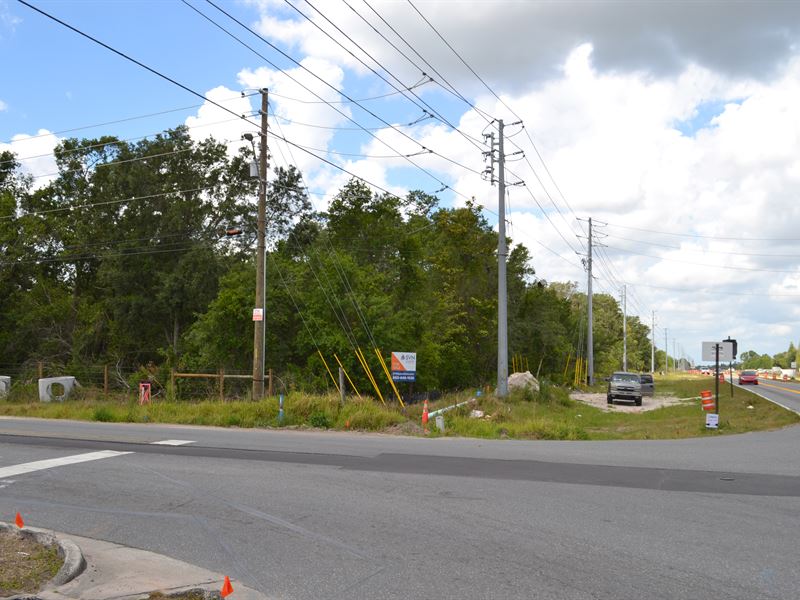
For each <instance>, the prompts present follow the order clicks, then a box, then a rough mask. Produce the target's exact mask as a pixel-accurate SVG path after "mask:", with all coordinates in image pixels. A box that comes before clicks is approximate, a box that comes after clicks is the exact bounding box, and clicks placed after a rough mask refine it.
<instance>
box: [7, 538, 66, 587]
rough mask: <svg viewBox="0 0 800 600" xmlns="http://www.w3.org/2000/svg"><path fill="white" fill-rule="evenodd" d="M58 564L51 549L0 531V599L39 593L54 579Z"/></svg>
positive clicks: (59, 566)
mask: <svg viewBox="0 0 800 600" xmlns="http://www.w3.org/2000/svg"><path fill="white" fill-rule="evenodd" d="M61 563H62V560H61V559H60V558H59V557H58V550H57V549H56V547H55V546H44V545H42V544H40V543H39V542H37V541H36V540H34V539H32V538H31V537H28V536H26V535H23V534H21V533H19V532H16V531H5V530H3V531H0V597H7V596H14V595H17V594H30V593H34V592H37V591H39V590H40V589H41V587H42V586H43V585H44V584H45V583H47V582H48V581H50V580H51V579H52V578H53V577H55V576H56V573H58V570H59V569H60V568H61Z"/></svg>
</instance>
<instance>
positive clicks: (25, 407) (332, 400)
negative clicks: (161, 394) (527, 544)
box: [0, 376, 800, 440]
mask: <svg viewBox="0 0 800 600" xmlns="http://www.w3.org/2000/svg"><path fill="white" fill-rule="evenodd" d="M713 383H714V382H713V380H712V379H709V378H700V377H678V376H671V377H659V378H657V379H656V389H657V394H658V395H668V396H676V397H678V398H685V399H686V401H685V402H683V403H681V404H677V405H673V406H667V407H664V408H660V409H656V410H651V411H646V412H636V413H622V412H613V411H612V412H606V411H603V410H600V409H598V408H596V407H593V406H590V405H588V404H584V403H582V402H578V401H575V400H572V399H570V397H569V390H568V389H566V388H564V387H561V386H556V385H552V384H549V383H547V382H543V383H542V388H541V390H540V391H539V392H533V391H530V390H526V391H522V390H516V391H514V392H513V393H512V394H510V396H509V397H508V398H507V399H505V400H500V399H498V398H496V397H495V396H493V395H491V394H490V393H481V394H480V395H478V394H477V393H476V392H477V391H476V390H470V391H464V392H460V393H453V394H447V395H445V396H443V397H441V398H439V399H437V400H436V401H435V402H430V403H429V410H430V411H431V412H433V411H435V410H437V409H440V408H444V407H447V406H452V405H455V404H457V403H459V402H464V401H466V400H471V399H473V398H474V399H475V400H474V402H471V403H470V404H468V405H466V406H464V407H461V408H457V409H453V410H450V411H448V412H447V413H445V431H444V432H443V433H442V432H440V431H438V429H437V428H436V426H435V423H434V419H433V418H431V420H430V423H429V425H428V432H427V434H426V433H425V432H424V430H423V428H422V426H421V420H422V403H416V404H413V405H409V406H407V407H405V408H401V407H400V406H399V405H398V404H396V403H394V402H390V403H388V404H387V405H382V404H381V403H380V402H378V401H375V400H373V399H370V398H364V399H358V398H352V397H350V398H348V400H347V402H346V403H345V405H344V406H342V405H340V401H339V397H338V395H335V394H329V395H320V394H306V393H301V392H295V393H290V394H288V395H286V397H285V400H284V413H283V416H281V415H280V414H279V406H278V400H277V398H269V399H266V400H263V401H261V402H250V401H241V400H239V401H229V402H222V401H219V400H209V399H205V400H196V401H189V400H182V401H174V400H172V401H167V400H154V401H153V402H152V403H151V404H147V405H139V403H138V402H137V401H136V400H134V399H132V398H125V397H122V396H117V397H112V398H108V399H104V398H103V397H102V395H101V394H99V393H97V392H92V391H91V390H83V391H81V392H79V393H78V394H76V396H75V397H74V398H73V399H69V400H67V401H65V402H63V403H58V402H54V403H41V402H38V401H35V400H34V399H33V398H32V397H31V396H30V394H22V393H19V392H16V393H13V394H12V395H11V396H10V397H9V399H8V400H6V401H3V402H0V415H15V416H26V417H41V418H51V419H79V420H85V421H101V422H114V423H126V422H127V423H176V424H185V425H210V426H219V427H242V428H281V427H283V428H316V429H335V430H342V431H369V432H386V433H395V434H406V435H429V436H432V437H439V436H466V437H479V438H491V439H504V438H508V439H542V440H606V439H608V440H610V439H674V438H685V437H696V436H708V435H723V434H731V433H744V432H747V431H759V430H768V429H776V428H780V427H784V426H787V425H792V424H797V423H798V422H800V417H798V416H797V415H796V414H794V413H791V412H789V411H787V410H785V409H783V408H781V407H779V406H777V405H775V404H773V403H771V402H768V401H766V400H764V399H763V398H760V397H758V396H756V395H754V394H751V393H750V392H749V391H747V390H743V389H741V388H734V390H733V396H732V397H731V391H730V387H729V386H728V385H727V384H720V428H719V430H717V431H712V430H707V429H706V428H705V417H704V413H703V411H702V410H701V407H700V401H699V399H698V397H699V395H700V391H701V390H703V389H711V390H713V389H714V386H713ZM597 390H599V391H602V390H604V388H602V387H600V386H597ZM750 407H752V408H750ZM473 410H477V411H480V412H482V413H483V414H482V416H480V417H477V416H475V415H476V413H473V412H472V411H473Z"/></svg>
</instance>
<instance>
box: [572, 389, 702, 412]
mask: <svg viewBox="0 0 800 600" xmlns="http://www.w3.org/2000/svg"><path fill="white" fill-rule="evenodd" d="M569 397H570V398H572V399H573V400H577V401H578V402H583V403H585V404H591V405H592V406H596V407H597V408H599V409H600V410H604V411H607V412H629V413H638V412H644V411H647V410H655V409H657V408H663V407H664V406H672V405H673V404H681V403H683V402H686V401H687V400H686V398H676V397H675V396H655V397H650V396H645V397H644V398H642V405H641V406H635V405H634V404H633V402H622V401H620V400H614V404H608V403H607V402H606V395H605V394H587V393H583V392H572V393H571V394H570V395H569Z"/></svg>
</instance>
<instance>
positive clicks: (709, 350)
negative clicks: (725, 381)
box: [703, 342, 733, 363]
mask: <svg viewBox="0 0 800 600" xmlns="http://www.w3.org/2000/svg"><path fill="white" fill-rule="evenodd" d="M716 346H719V362H721V363H723V362H730V361H732V360H733V344H731V343H730V342H703V362H705V361H711V362H714V361H716V360H717V355H716V350H715V347H716Z"/></svg>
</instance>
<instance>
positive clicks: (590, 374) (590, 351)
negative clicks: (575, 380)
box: [586, 217, 594, 385]
mask: <svg viewBox="0 0 800 600" xmlns="http://www.w3.org/2000/svg"><path fill="white" fill-rule="evenodd" d="M588 258H589V260H588V263H587V269H588V272H589V277H588V284H587V286H586V288H587V289H586V301H587V302H586V304H587V306H588V308H587V313H588V314H587V318H588V320H589V330H588V331H587V332H586V360H587V361H588V367H589V368H588V370H587V377H586V383H587V384H589V385H592V384H593V383H594V340H593V339H592V217H589V257H588Z"/></svg>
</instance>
